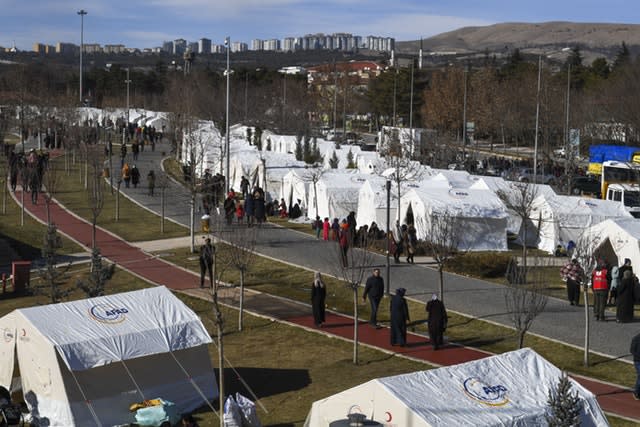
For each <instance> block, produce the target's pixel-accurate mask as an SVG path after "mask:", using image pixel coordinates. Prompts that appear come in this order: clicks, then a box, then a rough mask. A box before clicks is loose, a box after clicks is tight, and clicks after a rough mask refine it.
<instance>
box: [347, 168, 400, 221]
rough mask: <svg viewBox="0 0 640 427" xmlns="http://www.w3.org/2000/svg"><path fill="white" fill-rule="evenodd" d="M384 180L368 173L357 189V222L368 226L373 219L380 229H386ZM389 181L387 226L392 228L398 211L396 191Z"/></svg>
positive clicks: (385, 190)
mask: <svg viewBox="0 0 640 427" xmlns="http://www.w3.org/2000/svg"><path fill="white" fill-rule="evenodd" d="M386 182H387V180H386V179H384V178H381V177H378V176H376V175H369V177H368V178H367V179H366V180H365V181H364V183H363V184H362V187H360V190H359V191H358V210H357V211H356V220H357V221H358V224H361V225H365V224H366V225H369V226H370V225H371V223H372V222H374V221H375V223H376V224H377V225H378V228H380V230H386V229H387V189H386ZM390 182H391V185H392V187H391V191H390V196H391V197H390V198H391V203H390V204H389V224H390V227H389V228H391V229H393V225H394V224H395V223H396V215H397V211H398V195H397V194H398V192H397V191H396V190H395V189H394V188H395V186H394V183H393V182H392V181H390Z"/></svg>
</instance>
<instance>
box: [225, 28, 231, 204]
mask: <svg viewBox="0 0 640 427" xmlns="http://www.w3.org/2000/svg"><path fill="white" fill-rule="evenodd" d="M224 45H225V47H226V50H227V102H226V104H227V105H226V114H225V132H224V146H225V154H226V157H225V162H226V165H225V170H224V172H225V179H224V183H225V193H228V192H229V188H230V185H229V180H230V179H231V174H230V173H229V168H230V167H231V166H230V165H231V161H230V159H229V157H230V156H231V153H230V147H229V85H230V81H229V77H230V76H229V74H230V71H229V51H230V50H231V41H230V39H229V37H226V38H225V39H224Z"/></svg>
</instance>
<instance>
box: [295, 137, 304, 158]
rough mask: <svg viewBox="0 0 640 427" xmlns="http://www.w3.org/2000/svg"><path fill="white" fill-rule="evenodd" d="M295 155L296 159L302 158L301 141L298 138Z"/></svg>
mask: <svg viewBox="0 0 640 427" xmlns="http://www.w3.org/2000/svg"><path fill="white" fill-rule="evenodd" d="M295 155H296V160H302V158H303V157H302V141H300V138H298V139H296V151H295Z"/></svg>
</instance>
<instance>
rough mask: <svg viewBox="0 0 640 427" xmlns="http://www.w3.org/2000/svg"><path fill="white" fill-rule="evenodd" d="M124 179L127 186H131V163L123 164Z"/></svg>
mask: <svg viewBox="0 0 640 427" xmlns="http://www.w3.org/2000/svg"><path fill="white" fill-rule="evenodd" d="M122 180H123V181H124V186H125V188H129V182H131V169H130V168H129V163H125V164H124V166H122Z"/></svg>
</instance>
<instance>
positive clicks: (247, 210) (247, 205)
mask: <svg viewBox="0 0 640 427" xmlns="http://www.w3.org/2000/svg"><path fill="white" fill-rule="evenodd" d="M253 205H254V200H253V194H248V195H247V197H246V198H245V199H244V215H245V216H246V217H247V224H248V225H249V227H251V226H252V225H253V220H254V217H253V215H254V209H253Z"/></svg>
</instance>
